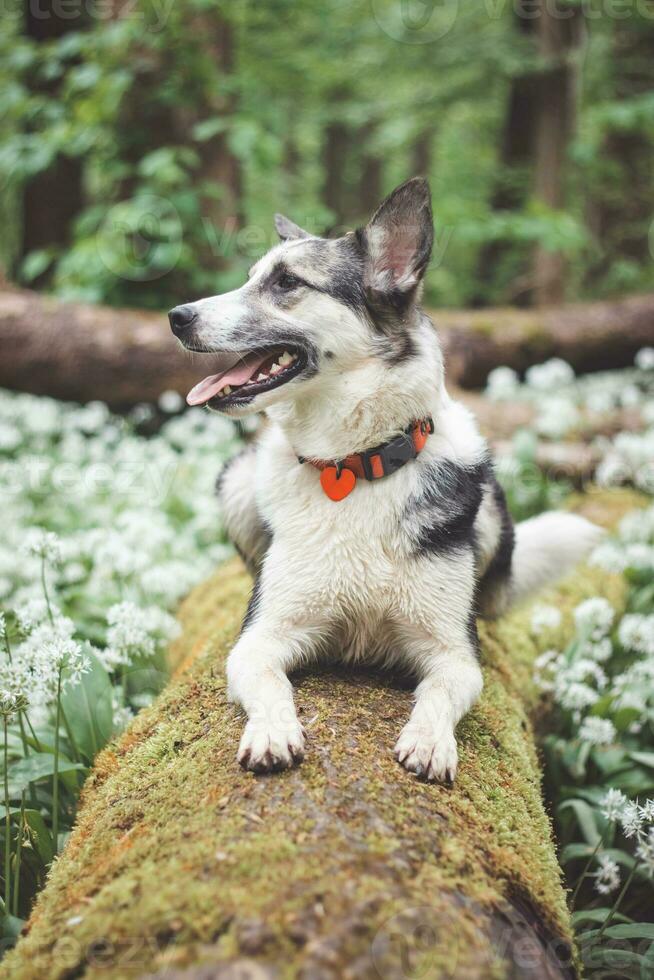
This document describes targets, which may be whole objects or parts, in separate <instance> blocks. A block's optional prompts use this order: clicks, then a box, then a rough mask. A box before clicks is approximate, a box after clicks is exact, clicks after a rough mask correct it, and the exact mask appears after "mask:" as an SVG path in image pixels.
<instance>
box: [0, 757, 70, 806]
mask: <svg viewBox="0 0 654 980" xmlns="http://www.w3.org/2000/svg"><path fill="white" fill-rule="evenodd" d="M85 769H86V766H83V765H82V763H81V762H71V760H70V759H67V758H65V756H61V755H60V756H59V774H60V775H63V774H64V773H67V772H73V771H75V770H85ZM8 773H9V796H10V798H11V799H12V800H15V799H18V798H19V797H20V795H21V793H22V792H23V790H24V789H27V788H28V786H29V784H30V783H35V782H38V781H39V780H40V779H46V778H47V777H50V776H52V775H53V774H54V756H53V755H50V753H49V752H40V753H38V754H36V755H30V756H28V757H27V758H26V759H20V761H19V762H14V763H12V765H10V766H9V770H8Z"/></svg>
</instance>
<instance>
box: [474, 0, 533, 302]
mask: <svg viewBox="0 0 654 980" xmlns="http://www.w3.org/2000/svg"><path fill="white" fill-rule="evenodd" d="M514 24H515V29H516V31H517V32H518V34H519V35H521V36H522V38H523V39H524V38H529V37H530V36H531V35H532V34H533V31H534V21H533V20H531V19H530V18H527V17H522V16H520V14H519V11H518V10H517V11H516V13H515V16H514ZM537 93H538V75H537V74H536V73H535V72H534V71H533V70H532V71H528V72H524V73H522V74H520V75H516V76H514V77H512V78H511V81H510V83H509V90H508V98H507V105H506V114H505V117H504V127H503V129H502V141H501V145H500V151H499V166H498V173H497V177H496V179H495V185H494V188H493V194H492V197H491V202H490V203H491V208H492V210H493V211H499V212H506V211H518V210H519V209H520V208H522V207H523V205H524V203H525V201H526V198H527V191H528V187H529V182H528V179H527V174H528V172H529V167H530V164H531V161H532V159H533V153H534V142H535V123H536V109H535V107H536V101H537ZM514 250H515V246H511V245H510V244H509V243H507V242H506V241H490V242H487V243H486V244H485V245H484V246H483V247H482V249H481V251H480V253H479V260H478V265H477V279H478V281H479V282H480V285H481V286H482V287H483V288H482V290H480V292H479V293H478V294H477V295H476V296H475V297H474V299H473V305H475V306H483V305H486V304H487V303H488V298H487V297H488V292H489V291H492V287H493V284H494V283H495V280H496V277H497V276H498V271H499V268H500V265H502V264H504V260H505V258H506V256H507V253H508V252H509V251H514ZM516 261H517V260H516ZM512 264H513V263H512ZM525 271H526V270H525V268H524V267H523V264H522V262H520V266H519V267H518V269H516V270H514V272H513V274H512V276H511V280H512V281H511V283H509V284H508V287H507V288H508V290H509V291H510V293H511V302H518V303H520V304H521V305H524V301H525V299H526V295H525V289H524V273H525ZM519 282H522V283H523V285H518V283H519Z"/></svg>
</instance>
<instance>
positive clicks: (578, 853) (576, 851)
mask: <svg viewBox="0 0 654 980" xmlns="http://www.w3.org/2000/svg"><path fill="white" fill-rule="evenodd" d="M593 850H594V848H593V847H591V846H590V844H567V845H566V846H565V847H564V848H563V850H562V851H561V864H567V863H568V862H569V861H578V860H579V859H580V858H585V859H586V860H588V858H589V857H590V856H591V854H592V853H593Z"/></svg>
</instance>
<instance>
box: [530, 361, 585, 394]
mask: <svg viewBox="0 0 654 980" xmlns="http://www.w3.org/2000/svg"><path fill="white" fill-rule="evenodd" d="M574 379H575V373H574V371H573V370H572V368H571V367H570V365H569V364H568V363H567V361H564V360H562V359H561V358H560V357H552V358H551V359H550V360H549V361H545V363H544V364H534V365H533V367H530V368H528V370H527V372H526V374H525V381H526V383H527V384H528V385H529V386H530V387H531V388H536V389H537V390H538V391H546V392H552V391H553V390H554V389H556V388H560V387H561V386H562V385H569V384H571V383H572V382H573V381H574Z"/></svg>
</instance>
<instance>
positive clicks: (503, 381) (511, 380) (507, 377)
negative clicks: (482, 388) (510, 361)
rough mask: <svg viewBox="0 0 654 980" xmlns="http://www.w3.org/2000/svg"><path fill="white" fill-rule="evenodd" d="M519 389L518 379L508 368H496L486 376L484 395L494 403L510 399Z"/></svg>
mask: <svg viewBox="0 0 654 980" xmlns="http://www.w3.org/2000/svg"><path fill="white" fill-rule="evenodd" d="M519 387H520V379H519V378H518V375H517V374H516V372H515V371H514V370H513V369H512V368H510V367H496V368H494V369H493V370H492V371H491V372H490V374H489V375H488V380H487V381H486V394H487V395H488V397H489V398H491V399H493V400H494V401H500V400H501V399H503V398H511V397H512V396H513V395H515V393H516V391H517V390H518V388H519Z"/></svg>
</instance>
